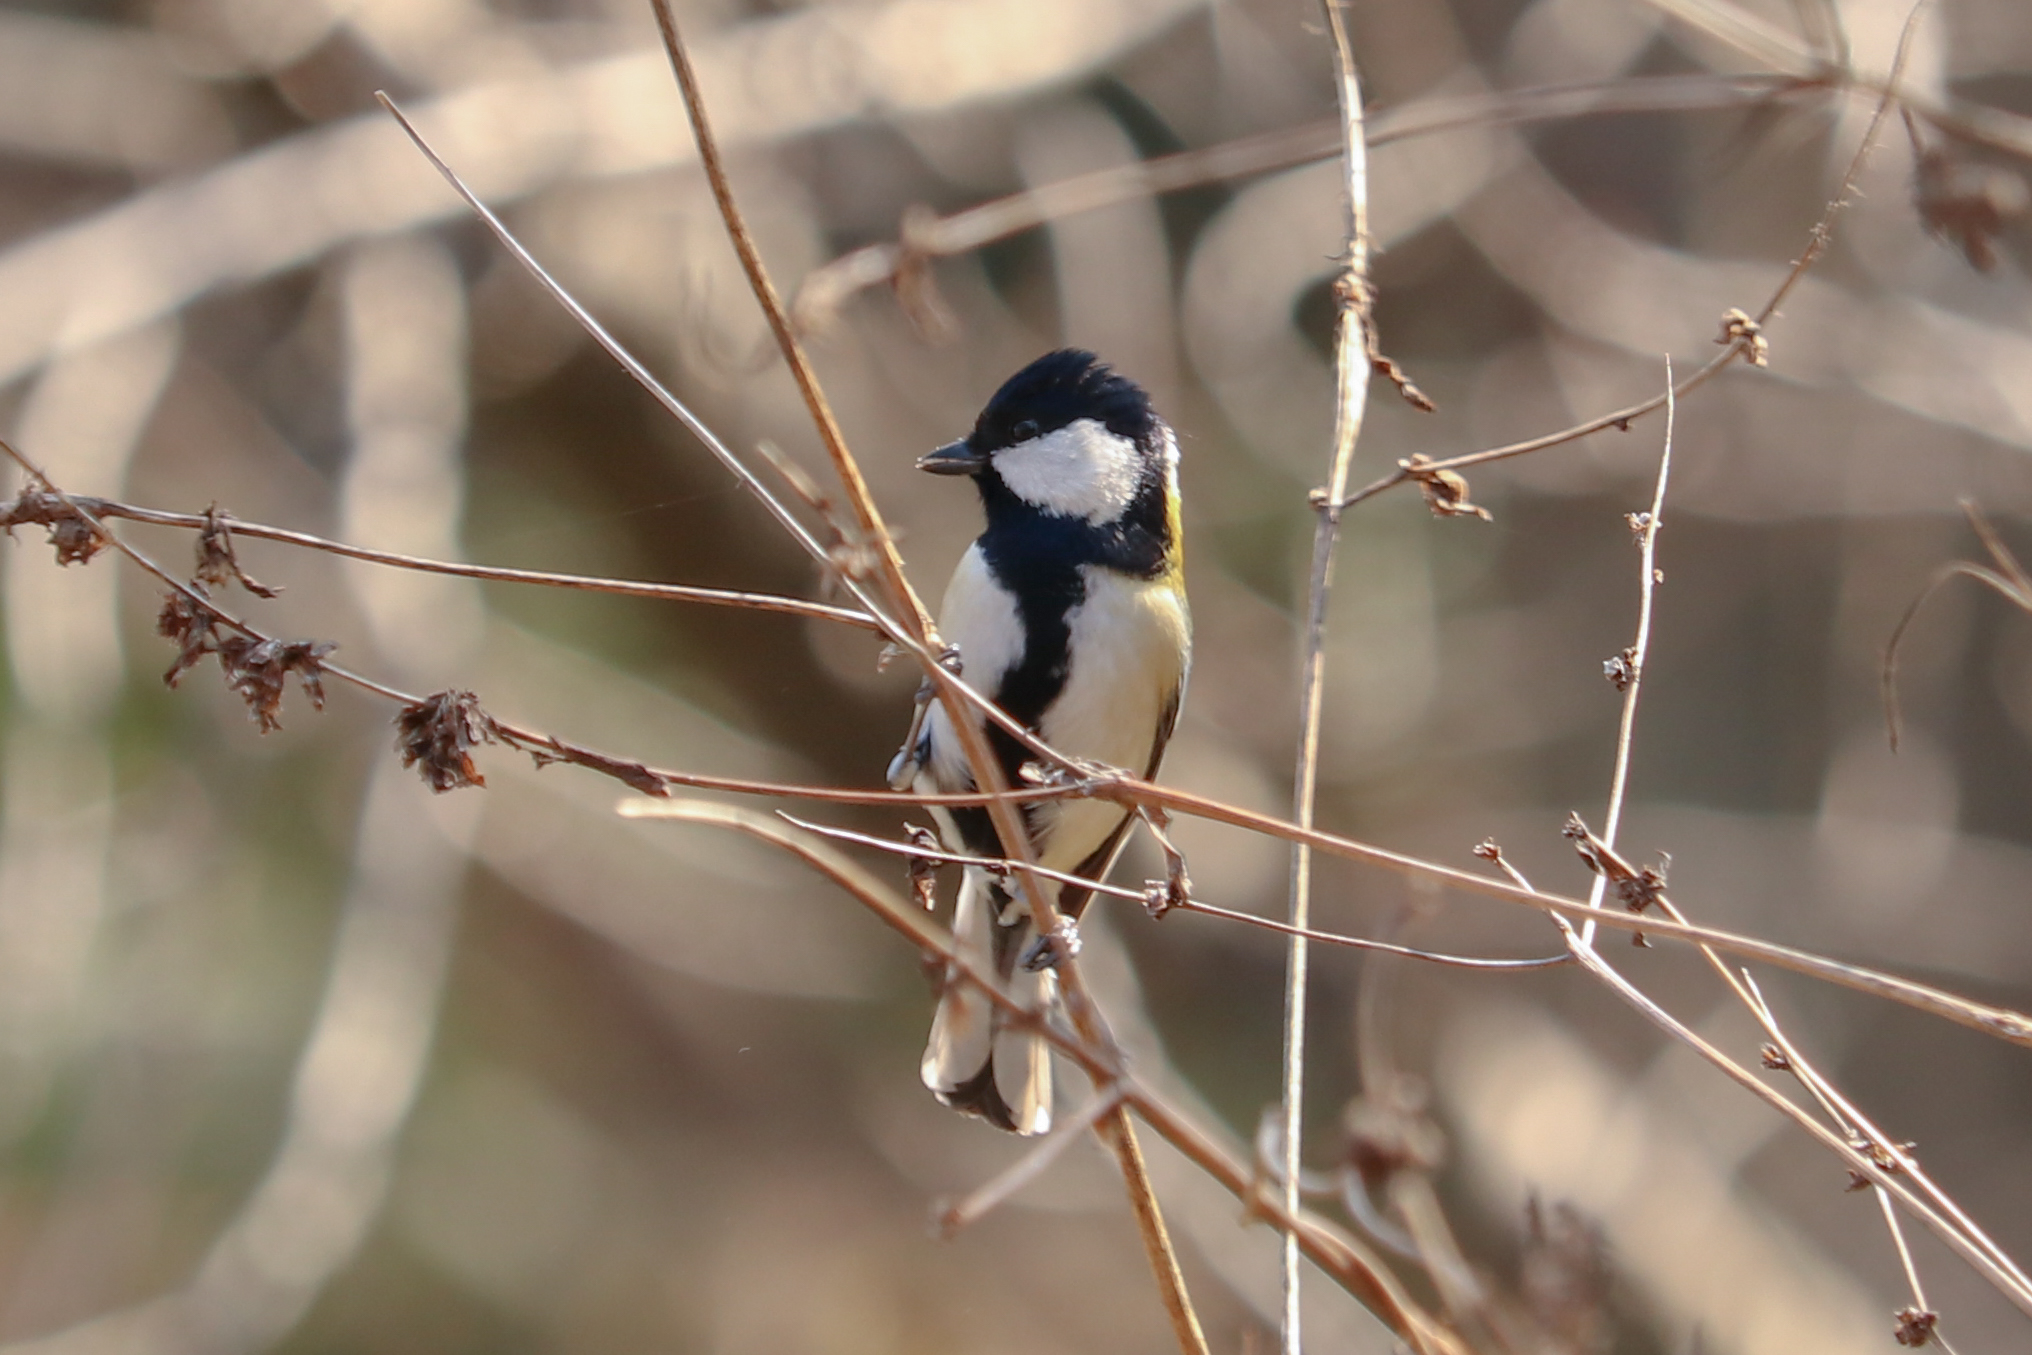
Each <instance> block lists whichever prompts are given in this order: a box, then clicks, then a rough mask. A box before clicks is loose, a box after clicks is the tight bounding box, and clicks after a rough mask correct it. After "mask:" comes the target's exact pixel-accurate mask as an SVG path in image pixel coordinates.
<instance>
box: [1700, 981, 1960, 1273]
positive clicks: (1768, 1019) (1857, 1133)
mask: <svg viewBox="0 0 2032 1355" xmlns="http://www.w3.org/2000/svg"><path fill="white" fill-rule="evenodd" d="M1708 958H1709V960H1710V962H1711V963H1714V964H1715V965H1716V967H1717V968H1721V965H1720V962H1719V961H1718V960H1716V959H1715V956H1714V953H1713V952H1712V951H1709V952H1708ZM1723 977H1724V978H1729V979H1730V980H1731V983H1730V986H1731V987H1733V988H1734V989H1735V991H1736V995H1737V997H1739V998H1741V999H1742V1001H1743V1003H1744V1005H1746V1006H1747V1007H1749V1009H1750V1014H1751V1015H1752V1016H1754V1017H1756V1018H1757V1020H1758V1022H1759V1023H1760V1024H1761V1025H1762V1026H1763V1027H1764V1032H1765V1033H1766V1034H1767V1035H1769V1036H1770V1037H1771V1047H1772V1048H1773V1049H1775V1050H1776V1051H1777V1052H1778V1058H1779V1061H1781V1062H1782V1063H1783V1064H1784V1066H1785V1070H1786V1071H1787V1072H1789V1073H1791V1074H1792V1076H1793V1078H1794V1079H1795V1080H1796V1081H1797V1082H1798V1083H1799V1085H1800V1086H1802V1087H1804V1088H1806V1090H1807V1091H1808V1092H1809V1093H1810V1094H1811V1095H1812V1096H1813V1099H1814V1100H1816V1101H1818V1102H1820V1109H1821V1112H1822V1113H1823V1114H1825V1115H1826V1116H1827V1118H1828V1119H1830V1120H1832V1121H1833V1122H1834V1124H1835V1127H1836V1128H1837V1129H1839V1130H1841V1132H1842V1137H1843V1138H1845V1139H1847V1140H1848V1141H1849V1142H1850V1143H1868V1142H1871V1140H1868V1139H1865V1138H1863V1137H1862V1131H1861V1130H1859V1129H1858V1128H1857V1127H1856V1126H1855V1124H1853V1123H1852V1122H1851V1121H1850V1119H1849V1117H1848V1116H1846V1115H1844V1114H1843V1113H1842V1105H1843V1102H1842V1099H1841V1097H1840V1096H1839V1095H1838V1094H1837V1093H1835V1092H1834V1089H1833V1086H1832V1084H1830V1083H1829V1082H1828V1080H1827V1078H1826V1076H1825V1075H1824V1074H1822V1073H1821V1071H1820V1070H1819V1069H1818V1068H1816V1067H1814V1066H1813V1064H1812V1063H1810V1062H1808V1060H1807V1058H1806V1056H1805V1055H1804V1054H1802V1053H1801V1052H1800V1050H1799V1047H1798V1045H1796V1044H1795V1043H1794V1042H1793V1041H1792V1039H1791V1038H1790V1037H1789V1036H1787V1035H1786V1033H1785V1031H1784V1029H1783V1028H1782V1027H1780V1026H1779V1024H1778V1017H1777V1015H1776V1013H1774V1012H1773V1011H1772V1010H1771V1004H1770V1002H1769V1001H1767V1000H1766V999H1765V997H1764V991H1763V989H1761V988H1759V987H1758V986H1757V980H1756V979H1755V978H1754V977H1752V976H1751V974H1750V971H1749V970H1747V969H1744V970H1741V971H1734V970H1724V971H1723ZM1737 978H1740V979H1741V982H1740V983H1736V982H1734V980H1735V979H1737ZM1771 1062H1772V1061H1771V1060H1770V1059H1769V1058H1768V1057H1767V1058H1766V1060H1765V1065H1766V1066H1767V1067H1769V1066H1771ZM1870 1190H1871V1192H1872V1193H1873V1194H1874V1195H1876V1197H1877V1204H1878V1207H1879V1208H1881V1209H1882V1210H1883V1213H1884V1226H1885V1228H1887V1229H1888V1230H1889V1231H1890V1234H1891V1244H1892V1246H1893V1247H1894V1248H1895V1249H1896V1250H1897V1252H1898V1261H1899V1264H1900V1265H1902V1266H1903V1267H1904V1270H1905V1280H1906V1283H1907V1284H1908V1285H1909V1286H1910V1287H1911V1290H1912V1301H1913V1304H1914V1307H1915V1309H1916V1310H1917V1311H1919V1312H1929V1311H1931V1307H1932V1305H1930V1304H1929V1303H1927V1301H1926V1286H1925V1285H1924V1284H1922V1283H1921V1282H1920V1279H1919V1268H1918V1266H1917V1265H1916V1264H1915V1263H1914V1262H1913V1260H1912V1249H1911V1248H1910V1247H1909V1246H1907V1245H1906V1242H1905V1223H1904V1221H1903V1220H1902V1219H1900V1218H1899V1217H1898V1211H1897V1209H1896V1208H1895V1207H1893V1205H1892V1203H1891V1196H1890V1194H1889V1193H1888V1192H1886V1191H1885V1189H1884V1188H1883V1187H1882V1186H1878V1185H1872V1186H1871V1187H1870Z"/></svg>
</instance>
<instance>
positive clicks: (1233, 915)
mask: <svg viewBox="0 0 2032 1355" xmlns="http://www.w3.org/2000/svg"><path fill="white" fill-rule="evenodd" d="M776 816H777V817H778V818H780V819H782V820H783V821H784V822H785V823H788V824H791V825H793V826H795V827H798V828H802V829H803V830H804V831H805V832H807V833H816V834H818V835H819V836H820V837H829V838H832V839H834V840H836V841H839V842H852V843H854V844H856V845H857V846H862V847H872V848H874V849H875V850H876V851H883V852H888V853H890V854H892V855H895V856H908V857H913V858H916V859H917V860H921V861H938V862H941V863H944V864H947V865H955V866H979V867H980V868H981V869H983V870H986V871H989V872H990V873H992V874H995V875H1007V874H1008V873H1010V872H1012V871H1030V872H1032V873H1034V874H1036V875H1040V876H1042V877H1043V878H1045V879H1047V880H1056V881H1058V882H1059V883H1061V884H1069V885H1077V886H1078V887H1079V888H1081V889H1084V890H1087V891H1089V892H1091V893H1093V894H1096V895H1099V896H1101V897H1104V898H1111V899H1123V900H1126V901H1128V902H1130V903H1140V904H1143V905H1144V906H1145V907H1146V908H1151V909H1152V911H1155V905H1153V904H1152V903H1151V890H1149V889H1128V888H1125V887H1124V886H1122V885H1111V884H1108V883H1106V882H1105V881H1102V880H1092V879H1088V878H1087V877H1086V876H1083V875H1074V874H1072V873H1071V872H1070V871H1063V870H1052V869H1050V868H1049V867H1047V866H1039V865H1034V864H1025V863H1023V862H1019V861H1011V860H1009V859H1007V858H1006V857H994V856H967V855H965V854H964V853H961V852H947V851H940V850H938V849H937V848H933V847H923V846H919V845H918V844H917V843H914V842H897V841H894V840H892V839H889V838H882V837H875V836H873V835H872V834H868V833H857V832H855V831H854V830H853V829H851V828H836V827H834V826H833V825H832V824H828V823H813V822H811V821H810V820H807V819H800V818H798V817H797V816H796V815H795V814H786V813H784V812H783V811H782V810H780V809H779V810H778V811H776ZM1163 905H1164V907H1165V910H1166V911H1169V910H1171V909H1174V908H1175V909H1177V910H1178V911H1179V912H1182V913H1204V914H1205V915H1206V916H1208V917H1217V918H1221V919H1223V920H1225V921H1228V922H1239V923H1242V924H1243V925H1245V926H1250V927H1259V928H1261V929H1262V930H1264V931H1270V932H1276V933H1278V934H1279V935H1283V936H1289V935H1291V934H1292V933H1293V932H1294V931H1295V930H1296V929H1295V928H1293V927H1292V926H1291V925H1290V924H1289V923H1285V922H1279V921H1277V920H1276V919H1275V918H1268V917H1257V916H1256V915H1255V914H1254V913H1243V912H1238V911H1237V910H1235V909H1232V908H1220V907H1216V906H1215V905H1213V904H1211V903H1205V902H1203V901H1201V900H1199V899H1194V898H1170V897H1165V898H1164V899H1163ZM1304 936H1305V939H1306V940H1308V941H1317V942H1319V943H1320V944H1321V945H1327V946H1346V947H1349V948H1351V949H1354V950H1365V951H1380V952H1381V953H1383V954H1385V955H1401V956H1403V957H1404V958H1405V959H1407V960H1423V961H1425V962H1427V963H1429V964H1436V965H1441V966H1446V967H1450V968H1454V969H1494V970H1510V971H1515V970H1520V969H1552V968H1555V967H1557V966H1560V965H1565V964H1571V963H1572V962H1573V957H1572V956H1570V955H1567V954H1566V953H1564V952H1561V953H1560V954H1558V955H1546V956H1540V957H1538V958H1535V959H1521V960H1511V959H1497V958H1489V957H1481V956H1472V955H1445V954H1441V953H1439V952H1437V951H1430V950H1417V949H1415V948H1413V947H1411V946H1400V945H1395V944H1393V943H1391V942H1388V941H1372V940H1370V939H1369V938H1367V937H1364V936H1343V935H1342V934H1340V933H1339V932H1322V931H1317V930H1307V931H1306V932H1305V933H1304Z"/></svg>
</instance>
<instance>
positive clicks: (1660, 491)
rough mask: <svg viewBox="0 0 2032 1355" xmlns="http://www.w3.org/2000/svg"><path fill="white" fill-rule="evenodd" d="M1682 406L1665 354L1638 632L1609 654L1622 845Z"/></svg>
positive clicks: (1590, 925)
mask: <svg viewBox="0 0 2032 1355" xmlns="http://www.w3.org/2000/svg"><path fill="white" fill-rule="evenodd" d="M1678 412H1679V404H1678V397H1676V396H1675V395H1674V394H1673V393H1672V359H1671V358H1670V357H1668V358H1666V359H1665V447H1664V450H1663V451H1661V452H1660V453H1659V454H1658V483H1657V486H1656V488H1654V489H1653V490H1652V491H1651V511H1650V512H1648V513H1646V514H1644V516H1643V518H1642V520H1641V525H1638V519H1637V518H1636V516H1635V515H1634V514H1633V515H1632V523H1633V525H1637V543H1638V545H1639V546H1640V547H1641V548H1642V560H1643V566H1642V570H1643V572H1642V573H1641V575H1640V576H1639V580H1640V581H1639V585H1638V590H1637V598H1638V601H1637V638H1636V639H1635V640H1633V641H1631V643H1630V647H1629V648H1628V649H1626V650H1624V651H1623V652H1622V653H1621V654H1619V655H1617V656H1616V657H1615V658H1613V659H1611V660H1609V671H1610V672H1611V674H1613V675H1615V677H1616V680H1617V683H1618V685H1619V686H1621V687H1622V689H1623V714H1622V719H1621V722H1620V723H1619V724H1618V726H1617V729H1616V765H1615V771H1614V772H1613V773H1611V774H1610V777H1609V808H1608V813H1607V815H1606V816H1605V817H1604V819H1603V821H1602V841H1603V842H1605V843H1607V844H1608V845H1609V846H1611V847H1614V846H1615V845H1616V830H1617V829H1618V828H1619V827H1621V826H1622V822H1623V801H1624V799H1625V797H1626V795H1627V793H1628V791H1629V788H1630V748H1631V744H1632V741H1633V738H1634V736H1635V734H1636V732H1637V699H1638V697H1639V696H1641V695H1642V694H1643V691H1644V665H1645V660H1646V659H1647V658H1648V657H1649V655H1650V652H1651V603H1652V598H1653V597H1654V595H1655V594H1656V593H1657V590H1658V579H1659V572H1658V528H1659V526H1660V524H1661V522H1662V520H1663V517H1664V513H1665V484H1666V481H1667V480H1668V479H1670V478H1671V475H1672V432H1673V425H1674V423H1675V422H1676V420H1677V417H1678ZM1608 887H1609V877H1608V876H1607V875H1605V874H1601V873H1597V874H1596V875H1595V882H1594V885H1593V886H1592V887H1591V888H1590V889H1589V890H1588V906H1589V907H1590V908H1599V907H1601V906H1602V899H1603V896H1604V895H1605V894H1606V893H1607V892H1608ZM1580 939H1581V942H1582V943H1583V944H1584V945H1590V946H1591V945H1593V944H1594V943H1595V922H1594V919H1593V918H1589V919H1588V920H1587V921H1586V922H1584V923H1582V924H1581V932H1580Z"/></svg>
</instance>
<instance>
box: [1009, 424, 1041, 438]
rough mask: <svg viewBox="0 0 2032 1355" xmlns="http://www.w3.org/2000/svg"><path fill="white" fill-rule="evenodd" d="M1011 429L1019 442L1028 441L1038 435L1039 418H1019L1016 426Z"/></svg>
mask: <svg viewBox="0 0 2032 1355" xmlns="http://www.w3.org/2000/svg"><path fill="white" fill-rule="evenodd" d="M1009 431H1010V432H1012V433H1014V434H1015V435H1016V440H1017V441H1018V442H1028V441H1030V439H1032V438H1034V437H1036V436H1037V420H1035V419H1019V420H1017V422H1016V426H1015V427H1014V428H1012V429H1010V430H1009Z"/></svg>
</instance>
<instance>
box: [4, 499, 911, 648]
mask: <svg viewBox="0 0 2032 1355" xmlns="http://www.w3.org/2000/svg"><path fill="white" fill-rule="evenodd" d="M74 501H75V502H76V503H78V504H80V505H83V506H84V507H86V508H88V509H89V510H90V512H91V513H92V515H93V516H94V517H96V518H100V519H104V518H120V519H123V520H125V521H128V522H144V523H148V524H151V525H153V526H158V527H182V528H187V529H190V530H193V531H209V530H212V529H213V528H214V527H223V528H226V529H229V530H230V531H231V532H232V534H233V535H234V536H244V537H248V538H250V539H253V540H258V541H275V542H279V543H281V544H283V545H286V546H300V547H302V548H303V549H305V550H314V551H322V552H324V553H325V554H327V555H339V556H344V557H345V558H347V559H349V560H364V561H366V562H368V563H369V564H376V565H387V566H389V567H390V568H392V569H413V570H417V571H418V572H420V573H424V574H449V575H451V576H452V577H454V578H460V579H482V580H486V581H488V582H492V583H521V584H532V585H536V586H539V587H544V588H568V589H576V590H579V591H582V592H588V593H612V594H614V595H616V596H619V597H635V598H658V599H667V600H669V601H673V602H704V603H709V604H712V605H715V606H722V607H744V608H747V609H748V610H750V611H758V612H781V613H783V614H784V615H787V616H802V617H808V618H811V619H813V620H819V621H837V622H839V623H840V624H842V625H847V626H857V627H859V628H861V629H863V630H872V631H880V630H881V625H880V624H879V623H878V622H877V621H876V620H875V618H874V617H872V616H869V615H867V614H866V613H864V612H857V611H855V610H853V609H852V608H850V607H835V606H832V605H830V604H828V603H824V602H809V601H806V600H805V599H803V598H793V597H784V596H782V595H780V594H775V593H750V592H744V591H739V590H733V589H725V588H699V587H696V586H694V585H691V584H683V583H651V582H648V581H646V580H635V579H613V578H605V577H601V576H596V575H589V574H555V573H551V572H549V571H547V570H540V569H508V568H503V567H500V566H495V565H469V564H461V563H459V562H458V561H454V560H432V559H428V558H426V557H424V556H420V555H403V554H400V553H399V552H396V551H387V550H372V549H370V548H368V547H366V546H356V545H353V544H352V543H351V542H347V541H334V540H332V539H330V538H329V537H322V536H313V535H311V534H310V533H309V532H298V531H292V530H291V529H289V528H286V527H271V526H268V525H267V524H265V523H260V522H249V521H246V520H245V519H243V518H238V517H234V516H233V515H232V514H230V513H226V512H221V511H218V510H216V509H215V510H213V511H212V512H209V513H166V512H163V511H162V510H161V509H157V508H145V507H142V506H140V505H138V504H131V503H117V502H114V501H113V500H110V499H95V498H87V497H85V496H82V495H79V496H77V497H76V498H75V500H74ZM51 507H55V508H62V507H63V505H62V504H61V503H59V504H56V505H39V504H36V503H33V502H31V501H30V500H29V498H28V496H24V497H23V498H21V499H17V500H16V501H15V502H14V503H13V504H6V503H0V523H6V522H9V521H11V522H13V523H15V524H20V523H24V522H36V523H39V524H41V525H44V526H50V525H54V522H55V521H56V518H55V515H54V514H53V513H52V512H51V511H50V509H51ZM66 511H67V510H66Z"/></svg>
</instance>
